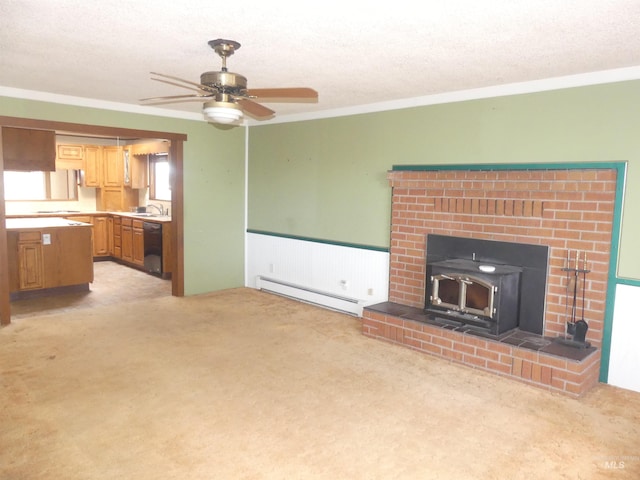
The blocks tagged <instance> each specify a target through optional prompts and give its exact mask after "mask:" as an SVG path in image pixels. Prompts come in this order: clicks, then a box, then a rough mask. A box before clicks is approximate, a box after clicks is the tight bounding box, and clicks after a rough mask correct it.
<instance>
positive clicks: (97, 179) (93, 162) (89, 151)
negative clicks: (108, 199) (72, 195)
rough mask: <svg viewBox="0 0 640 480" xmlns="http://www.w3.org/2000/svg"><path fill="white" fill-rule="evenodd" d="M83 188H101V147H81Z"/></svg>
mask: <svg viewBox="0 0 640 480" xmlns="http://www.w3.org/2000/svg"><path fill="white" fill-rule="evenodd" d="M83 150H84V152H83V170H84V186H85V187H96V188H99V187H100V186H102V147H98V146H95V145H85V146H84V147H83Z"/></svg>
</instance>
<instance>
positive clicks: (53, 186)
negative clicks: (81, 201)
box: [4, 170, 78, 201]
mask: <svg viewBox="0 0 640 480" xmlns="http://www.w3.org/2000/svg"><path fill="white" fill-rule="evenodd" d="M77 198H78V171H77V170H56V171H55V172H13V171H5V172H4V199H5V200H30V201H40V200H76V199H77Z"/></svg>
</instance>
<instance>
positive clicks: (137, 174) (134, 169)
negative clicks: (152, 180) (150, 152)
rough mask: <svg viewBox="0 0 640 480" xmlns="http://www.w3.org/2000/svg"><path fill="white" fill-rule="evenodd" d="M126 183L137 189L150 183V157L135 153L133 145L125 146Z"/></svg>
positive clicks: (126, 185) (127, 185)
mask: <svg viewBox="0 0 640 480" xmlns="http://www.w3.org/2000/svg"><path fill="white" fill-rule="evenodd" d="M123 155H124V185H125V187H131V188H136V189H141V188H147V187H148V185H149V180H148V177H149V174H148V171H149V159H148V157H147V156H146V155H134V154H133V146H132V145H129V146H127V147H124V152H123Z"/></svg>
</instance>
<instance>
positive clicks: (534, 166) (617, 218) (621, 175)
mask: <svg viewBox="0 0 640 480" xmlns="http://www.w3.org/2000/svg"><path fill="white" fill-rule="evenodd" d="M567 169H571V170H579V169H609V170H611V169H613V170H616V198H615V203H614V212H613V226H612V227H613V231H612V234H611V256H610V259H609V273H608V276H607V280H608V281H607V297H606V298H607V299H606V304H605V312H604V327H603V332H602V359H601V363H600V381H601V382H603V383H607V382H608V380H609V360H610V356H611V332H612V330H613V309H614V306H615V295H616V285H617V284H618V283H623V284H625V285H637V286H640V282H634V283H628V282H630V280H624V279H619V278H618V276H617V273H618V257H619V249H620V232H621V230H622V203H623V199H624V186H625V184H626V176H627V162H620V161H612V162H564V163H521V164H506V163H505V164H502V163H485V164H477V165H469V164H464V165H462V164H461V165H442V164H441V165H394V166H393V167H392V171H442V170H567Z"/></svg>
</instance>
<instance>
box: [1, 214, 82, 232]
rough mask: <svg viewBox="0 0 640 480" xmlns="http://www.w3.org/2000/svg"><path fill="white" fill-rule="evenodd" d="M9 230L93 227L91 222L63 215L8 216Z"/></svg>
mask: <svg viewBox="0 0 640 480" xmlns="http://www.w3.org/2000/svg"><path fill="white" fill-rule="evenodd" d="M6 222H7V230H30V229H38V228H58V227H91V224H90V223H84V222H76V221H74V220H69V219H66V218H62V217H42V218H33V217H32V218H7V220H6Z"/></svg>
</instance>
